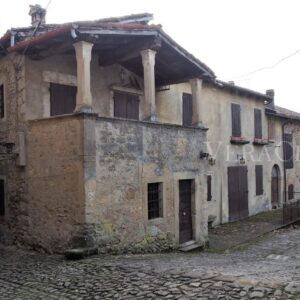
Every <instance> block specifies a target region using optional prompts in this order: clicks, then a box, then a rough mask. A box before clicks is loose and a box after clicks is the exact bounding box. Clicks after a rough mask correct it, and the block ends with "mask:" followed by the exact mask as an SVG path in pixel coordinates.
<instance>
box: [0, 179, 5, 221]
mask: <svg viewBox="0 0 300 300" xmlns="http://www.w3.org/2000/svg"><path fill="white" fill-rule="evenodd" d="M4 182H5V181H4V180H3V179H1V180H0V216H4V215H5V187H4Z"/></svg>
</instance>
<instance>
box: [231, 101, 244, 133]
mask: <svg viewBox="0 0 300 300" xmlns="http://www.w3.org/2000/svg"><path fill="white" fill-rule="evenodd" d="M231 124H232V136H233V137H241V136H242V130H241V106H240V105H238V104H234V103H232V104H231Z"/></svg>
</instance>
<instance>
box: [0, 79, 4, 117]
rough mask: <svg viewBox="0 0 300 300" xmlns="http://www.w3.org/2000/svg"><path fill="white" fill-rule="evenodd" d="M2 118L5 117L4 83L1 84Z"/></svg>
mask: <svg viewBox="0 0 300 300" xmlns="http://www.w3.org/2000/svg"><path fill="white" fill-rule="evenodd" d="M0 119H4V85H3V84H2V85H0Z"/></svg>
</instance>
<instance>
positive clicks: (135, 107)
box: [126, 94, 139, 120]
mask: <svg viewBox="0 0 300 300" xmlns="http://www.w3.org/2000/svg"><path fill="white" fill-rule="evenodd" d="M126 117H127V119H133V120H139V97H138V96H136V95H130V94H128V95H127V104H126Z"/></svg>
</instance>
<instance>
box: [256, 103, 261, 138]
mask: <svg viewBox="0 0 300 300" xmlns="http://www.w3.org/2000/svg"><path fill="white" fill-rule="evenodd" d="M254 137H255V138H256V139H262V119H261V110H260V109H257V108H255V109H254Z"/></svg>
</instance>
